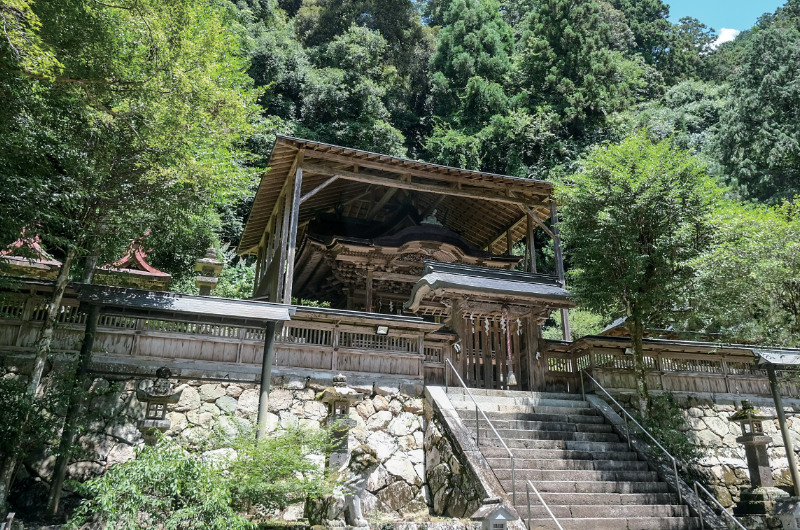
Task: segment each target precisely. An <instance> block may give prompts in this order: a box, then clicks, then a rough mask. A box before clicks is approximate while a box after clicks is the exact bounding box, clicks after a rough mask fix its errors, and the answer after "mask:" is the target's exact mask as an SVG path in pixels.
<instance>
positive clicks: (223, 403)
mask: <svg viewBox="0 0 800 530" xmlns="http://www.w3.org/2000/svg"><path fill="white" fill-rule="evenodd" d="M214 403H216V405H217V407H218V408H219V410H220V411H221V412H222V413H223V414H233V413H234V412H236V405H237V402H236V400H235V399H234V398H232V397H231V396H222V397H220V398H219V399H217V400H216V401H215V402H214Z"/></svg>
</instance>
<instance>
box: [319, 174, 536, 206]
mask: <svg viewBox="0 0 800 530" xmlns="http://www.w3.org/2000/svg"><path fill="white" fill-rule="evenodd" d="M305 169H306V171H310V172H312V173H319V174H321V175H330V176H334V175H338V176H339V178H342V179H346V180H354V181H357V182H365V183H368V184H374V185H377V186H387V187H390V188H402V189H407V190H415V191H421V192H425V193H438V194H441V195H450V196H453V197H467V198H470V199H478V200H484V201H495V202H504V203H508V204H516V205H519V206H544V205H545V204H544V203H542V202H539V201H533V200H525V199H518V198H516V197H508V196H507V195H495V194H487V193H486V190H478V189H457V188H451V187H449V186H439V185H434V184H421V183H418V182H406V181H403V180H400V179H391V178H386V177H378V176H375V175H367V174H365V173H353V172H352V171H345V170H343V169H332V168H329V167H325V166H320V165H317V164H307V165H306V166H305Z"/></svg>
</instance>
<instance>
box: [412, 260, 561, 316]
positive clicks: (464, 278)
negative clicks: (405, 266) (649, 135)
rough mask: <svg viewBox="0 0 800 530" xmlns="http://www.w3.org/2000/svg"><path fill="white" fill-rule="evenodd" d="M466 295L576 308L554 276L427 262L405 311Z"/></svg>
mask: <svg viewBox="0 0 800 530" xmlns="http://www.w3.org/2000/svg"><path fill="white" fill-rule="evenodd" d="M437 292H442V293H466V294H468V295H469V296H470V297H473V298H476V297H478V296H481V295H483V296H486V297H490V298H495V299H497V300H498V301H499V300H501V299H508V300H526V299H527V300H540V301H547V302H551V303H553V304H554V305H557V306H558V307H574V306H575V304H574V303H573V302H572V301H570V300H569V291H567V290H566V289H564V288H563V287H561V284H560V283H559V282H558V280H557V279H556V278H555V277H554V276H550V275H547V274H531V273H527V272H517V271H507V270H499V269H489V268H487V267H473V266H467V265H461V264H453V263H442V262H438V261H425V272H424V276H423V277H422V278H421V279H420V281H419V282H417V284H416V285H415V286H414V289H413V291H412V292H411V299H410V300H409V301H408V302H406V303H405V304H404V306H403V307H404V308H406V309H409V310H411V311H416V309H417V308H418V307H419V305H420V303H421V302H422V300H423V299H424V298H425V297H426V296H428V295H429V294H431V293H437Z"/></svg>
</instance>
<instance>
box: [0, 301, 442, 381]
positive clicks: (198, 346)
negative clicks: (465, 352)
mask: <svg viewBox="0 0 800 530" xmlns="http://www.w3.org/2000/svg"><path fill="white" fill-rule="evenodd" d="M78 305H79V303H78V300H77V299H76V298H69V297H65V299H64V301H63V304H62V306H61V309H60V312H59V317H58V324H57V326H56V331H55V334H54V338H53V344H52V348H53V349H54V350H57V351H58V350H65V351H77V350H78V349H79V348H80V344H81V341H82V340H83V334H84V328H85V324H86V315H85V314H84V313H82V312H80V311H79V308H78ZM45 311H46V306H45V299H44V298H42V297H36V296H29V295H4V297H3V299H2V301H0V347H7V348H13V349H29V348H31V347H32V346H33V343H34V341H35V340H36V339H37V337H38V334H39V330H40V329H41V325H42V322H43V321H44V316H45ZM375 318H380V315H371V316H370V315H367V314H359V313H355V312H349V313H348V314H344V315H343V314H342V312H337V311H329V312H327V311H325V310H319V309H313V310H312V309H309V308H302V307H299V308H298V310H297V312H296V314H295V316H293V317H292V320H291V321H290V322H286V323H285V324H284V325H283V328H282V329H281V330H280V331H279V332H278V333H276V337H275V338H276V355H275V357H276V361H275V363H276V365H277V366H287V367H296V368H309V369H316V370H331V371H345V372H362V373H364V372H365V373H372V374H385V375H397V376H406V377H410V378H420V379H423V378H424V379H425V381H426V382H428V383H431V384H439V383H443V381H444V360H445V358H447V356H449V355H451V353H452V347H451V344H452V342H453V340H452V336H450V335H446V334H434V333H432V331H434V330H435V329H436V328H438V326H437V325H434V324H431V323H428V322H422V321H415V320H412V319H402V320H399V321H398V322H397V323H396V325H391V326H390V330H389V333H388V335H378V334H377V333H376V326H375V323H374V320H375ZM94 350H95V351H96V352H98V353H101V354H102V353H106V354H110V355H131V356H140V357H158V358H161V359H176V360H177V359H181V360H199V361H217V362H226V363H248V364H257V365H260V364H261V362H262V359H263V355H264V328H250V327H236V326H228V325H218V324H202V323H196V322H180V321H168V320H157V319H149V318H129V317H119V316H109V315H101V317H100V320H99V322H98V332H97V335H96V337H95V342H94Z"/></svg>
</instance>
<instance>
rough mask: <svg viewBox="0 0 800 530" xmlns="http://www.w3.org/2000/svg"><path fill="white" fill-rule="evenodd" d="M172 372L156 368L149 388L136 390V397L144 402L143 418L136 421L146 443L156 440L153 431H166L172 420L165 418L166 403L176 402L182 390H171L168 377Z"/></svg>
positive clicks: (163, 368)
mask: <svg viewBox="0 0 800 530" xmlns="http://www.w3.org/2000/svg"><path fill="white" fill-rule="evenodd" d="M171 375H172V374H171V373H170V371H169V369H168V368H165V367H162V368H159V369H158V370H156V382H155V383H154V384H153V386H151V387H150V388H146V389H144V390H141V389H137V390H136V399H138V400H139V401H141V402H142V403H145V404H146V407H147V408H146V410H145V413H144V419H143V420H139V421H138V422H137V423H136V427H137V428H138V429H139V431H140V432H141V433H142V436H143V437H144V441H145V442H146V443H148V444H150V443H153V442H154V441H155V440H156V436H155V431H161V432H162V433H164V432H167V431H168V430H169V429H170V427H172V422H171V421H170V420H168V419H167V405H168V404H170V403H177V402H178V401H180V399H181V394H182V393H183V390H179V391H177V392H173V390H172V383H170V381H169V378H170V376H171Z"/></svg>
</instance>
